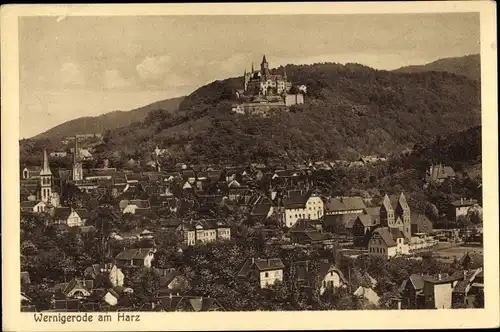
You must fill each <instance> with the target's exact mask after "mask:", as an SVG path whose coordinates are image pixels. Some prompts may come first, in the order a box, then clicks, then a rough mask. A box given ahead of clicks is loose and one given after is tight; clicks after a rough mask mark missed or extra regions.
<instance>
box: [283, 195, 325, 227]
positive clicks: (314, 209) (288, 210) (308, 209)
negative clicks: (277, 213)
mask: <svg viewBox="0 0 500 332" xmlns="http://www.w3.org/2000/svg"><path fill="white" fill-rule="evenodd" d="M283 207H284V211H283V222H284V225H285V226H286V227H288V228H291V227H292V226H293V225H295V223H296V222H297V221H298V220H299V219H309V220H318V219H320V218H322V217H323V214H324V204H323V200H322V199H321V198H320V197H319V196H317V195H315V194H312V193H310V192H309V193H306V194H300V193H299V194H291V195H289V196H288V197H287V198H285V199H283Z"/></svg>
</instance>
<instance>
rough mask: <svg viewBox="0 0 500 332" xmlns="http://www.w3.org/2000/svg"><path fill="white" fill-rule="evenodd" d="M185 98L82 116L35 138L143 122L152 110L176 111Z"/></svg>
mask: <svg viewBox="0 0 500 332" xmlns="http://www.w3.org/2000/svg"><path fill="white" fill-rule="evenodd" d="M183 98H184V97H178V98H172V99H166V100H161V101H157V102H154V103H152V104H149V105H146V106H143V107H140V108H137V109H134V110H130V111H113V112H109V113H106V114H102V115H99V116H94V117H81V118H78V119H74V120H71V121H67V122H64V123H62V124H60V125H58V126H55V127H54V128H51V129H49V130H47V131H46V132H43V133H41V134H38V135H37V136H35V137H33V139H60V138H62V137H65V136H72V135H75V134H90V133H104V132H106V131H107V130H112V129H116V128H120V127H123V126H128V125H130V124H131V123H133V122H141V121H143V120H144V119H145V118H146V116H147V115H148V113H149V112H150V111H151V110H155V109H164V110H168V111H169V112H175V111H176V110H177V108H178V107H179V104H180V103H181V101H182V99H183Z"/></svg>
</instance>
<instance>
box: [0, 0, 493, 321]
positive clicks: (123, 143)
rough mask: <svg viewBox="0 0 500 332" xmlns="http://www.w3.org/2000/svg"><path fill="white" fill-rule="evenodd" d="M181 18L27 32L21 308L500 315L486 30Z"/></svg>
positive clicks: (417, 16)
mask: <svg viewBox="0 0 500 332" xmlns="http://www.w3.org/2000/svg"><path fill="white" fill-rule="evenodd" d="M490 4H491V3H490ZM345 5H346V4H344V6H345ZM361 5H368V4H361ZM375 5H376V3H373V4H371V6H374V7H375ZM420 5H421V6H420V7H421V8H422V7H423V6H425V4H420ZM90 6H91V5H90ZM217 6H218V7H219V8H220V7H221V6H222V5H215V4H212V5H208V4H205V7H204V8H216V7H217ZM224 6H225V5H224ZM247 6H249V8H258V5H256V4H252V5H251V4H247ZM330 6H333V7H332V8H335V7H334V5H330ZM48 7H50V6H48ZM61 7H62V8H63V9H64V6H61ZM144 7H145V9H146V8H148V7H147V6H144ZM174 7H175V6H174ZM174 7H173V6H171V5H164V6H163V8H165V10H164V11H163V12H161V11H159V12H154V11H153V13H151V15H148V14H146V13H144V14H142V13H140V12H137V13H136V14H134V12H133V10H129V11H128V14H122V13H120V14H119V15H118V11H117V15H104V14H99V11H95V12H94V14H87V13H85V11H84V10H83V9H82V10H81V11H78V10H77V9H78V6H75V7H74V8H73V9H74V10H73V11H71V7H67V8H66V9H65V10H58V9H61V8H58V7H57V6H54V12H47V13H46V14H37V15H35V14H29V13H27V14H20V13H22V12H20V13H18V14H17V15H18V16H16V18H15V20H14V21H15V24H16V25H17V35H13V36H11V38H12V39H15V45H16V47H15V48H16V50H15V54H16V57H17V58H16V59H17V65H16V66H15V67H14V68H15V70H13V71H15V73H13V74H12V75H14V76H13V77H17V79H18V81H17V82H16V81H13V82H12V85H15V84H17V85H18V99H15V100H14V101H13V102H12V103H11V104H10V105H12V104H13V105H14V106H13V107H17V109H18V113H17V117H16V119H15V121H19V122H18V125H17V127H18V129H12V130H16V131H13V132H12V133H11V134H9V135H11V136H12V138H10V140H11V141H12V142H14V143H13V144H14V145H16V146H15V147H14V148H15V149H18V150H11V151H12V152H13V153H16V155H18V159H17V157H16V159H15V160H14V161H15V162H14V163H13V166H12V165H11V166H12V167H13V168H16V169H14V170H12V172H11V173H8V174H7V173H6V172H4V165H2V170H3V172H2V173H3V174H2V178H3V179H4V178H5V177H8V178H9V180H10V181H11V186H12V187H17V188H16V191H14V192H11V194H14V193H17V194H16V195H15V197H14V198H11V200H12V202H16V201H17V203H18V204H19V206H14V205H11V204H9V205H7V206H5V205H4V203H5V202H3V203H2V205H4V209H6V210H9V212H10V213H12V215H10V217H9V221H8V223H9V224H15V226H13V227H15V228H14V229H13V230H12V229H9V234H13V233H14V232H15V233H16V235H15V237H12V238H10V240H12V241H13V240H14V239H15V241H16V242H17V244H16V246H15V247H12V248H17V245H19V252H17V250H14V252H11V253H9V255H10V254H12V255H13V257H14V258H13V259H15V260H18V264H19V265H18V266H19V270H18V271H14V270H15V268H14V267H11V268H12V271H10V272H13V273H14V272H15V273H16V275H17V277H16V278H17V280H19V281H16V283H17V282H19V283H20V284H19V285H20V289H19V293H18V292H17V291H16V290H15V289H13V290H12V295H11V297H12V299H10V300H11V303H12V304H11V306H12V307H16V310H14V311H19V315H23V314H25V315H26V321H28V320H29V321H30V324H31V323H32V324H42V325H43V324H45V325H43V326H45V328H46V329H47V328H48V330H50V328H49V325H47V324H49V323H56V324H58V325H59V327H61V326H63V327H64V328H66V329H71V328H72V325H70V324H72V322H74V323H75V324H76V323H80V322H92V320H90V321H88V320H87V321H86V320H85V319H91V318H92V317H93V316H87V314H89V313H90V314H95V315H97V316H95V317H94V322H96V321H97V320H98V321H99V322H101V321H102V322H108V323H110V322H111V321H113V322H116V321H118V322H122V323H123V322H125V323H130V324H133V323H134V322H139V321H140V320H141V318H142V322H144V317H145V316H142V315H143V314H145V313H146V314H147V313H156V314H158V315H159V316H156V315H155V316H153V317H160V319H162V318H161V317H175V316H162V314H161V313H163V315H165V314H167V312H168V313H170V314H172V313H174V312H188V313H196V314H193V315H192V316H186V317H191V318H190V319H192V320H197V318H196V317H198V316H197V315H201V313H203V312H205V313H206V312H269V313H271V312H273V313H275V312H297V311H298V312H304V313H305V312H314V311H318V312H325V311H329V312H339V311H340V312H349V311H354V312H360V311H361V312H365V313H368V312H372V314H373V311H376V312H380V313H382V312H384V311H389V313H390V312H397V313H401V312H412V311H414V310H418V309H422V310H424V311H422V312H427V310H429V311H431V312H447V313H449V312H451V313H453V312H455V311H456V310H455V309H470V310H471V311H465V312H467V313H470V314H471V315H474V312H476V310H477V312H481V311H482V310H484V308H485V294H486V297H487V296H488V295H487V294H491V295H489V296H490V299H489V301H493V302H495V301H496V302H498V295H497V296H496V298H491V296H495V291H498V285H493V284H488V283H487V282H485V275H487V274H488V273H490V276H492V277H493V280H494V279H496V282H497V283H498V262H496V263H495V262H493V263H492V264H493V265H490V264H487V262H488V260H485V257H486V256H487V255H488V253H487V250H486V249H485V243H486V242H487V240H486V237H487V233H488V232H490V234H491V236H494V237H493V241H492V242H493V244H492V245H493V246H496V249H497V252H496V253H493V254H494V255H498V200H495V199H494V197H497V196H490V197H489V200H487V199H486V197H485V190H486V189H489V190H493V191H496V193H493V194H492V195H497V194H498V187H496V186H497V182H498V181H497V180H498V178H496V176H497V175H496V172H497V168H498V164H496V163H497V162H498V160H497V157H496V154H497V148H496V146H497V141H496V140H497V138H496V137H497V129H496V116H497V115H496V107H497V106H496V100H493V102H492V101H491V99H490V100H489V101H487V102H486V105H485V100H486V99H485V95H486V94H485V91H484V87H483V85H484V84H485V83H484V81H485V80H487V79H488V78H485V72H492V71H494V72H495V73H496V62H495V60H494V59H493V57H495V58H496V56H495V55H496V44H491V45H492V46H491V47H492V49H493V48H494V55H493V56H489V57H488V58H486V59H487V60H485V55H484V53H483V52H482V50H483V47H484V42H482V41H483V40H484V39H482V38H485V36H484V35H483V34H484V33H485V31H486V30H485V29H484V27H483V26H482V20H483V15H484V13H483V12H484V11H483V12H480V10H479V9H476V10H466V9H464V10H457V11H452V10H443V11H441V12H439V11H431V12H426V11H422V12H404V11H403V10H401V11H400V12H394V11H392V12H384V11H380V12H377V11H374V12H373V13H370V12H366V11H365V12H356V11H351V12H346V13H343V12H342V11H341V10H337V11H336V10H335V9H332V10H330V11H329V12H321V11H319V12H318V13H310V12H303V13H302V12H300V10H297V11H296V12H294V13H293V14H284V13H280V12H276V11H274V12H273V11H270V12H265V11H262V12H260V13H259V11H258V10H253V11H250V10H249V11H248V14H247V13H246V12H245V10H241V9H240V12H238V14H237V15H236V14H231V13H230V12H229V11H221V12H220V13H218V12H216V13H210V14H209V13H207V14H203V13H202V12H199V13H196V12H195V13H193V14H188V13H187V12H185V13H184V14H183V13H182V12H180V13H177V14H175V15H174V14H169V8H172V11H173V10H174ZM188 7H189V6H188ZM309 7H311V8H315V7H314V5H313V4H310V5H309ZM43 8H44V6H39V9H43ZM97 8H98V6H96V9H97ZM106 8H108V9H109V8H111V9H110V10H112V8H113V6H111V7H109V6H108V7H106ZM116 8H119V6H117V7H116ZM159 8H160V9H161V8H162V5H159ZM189 8H194V7H193V6H191V7H189ZM237 8H244V7H237ZM262 8H266V7H265V6H264V5H263V7H262ZM278 8H279V6H278ZM339 8H340V7H339ZM342 8H343V7H342ZM356 8H360V7H356ZM385 8H389V7H387V6H386V7H385ZM413 8H415V7H413ZM482 8H483V9H484V8H486V9H489V10H490V11H491V12H492V13H493V12H494V9H495V8H494V6H486V7H482ZM149 10H150V11H151V9H149ZM486 12H488V10H486ZM33 13H35V11H34V12H33ZM160 13H161V14H160ZM2 14H5V12H3V13H2ZM4 16H7V15H2V30H5V29H4V25H3V23H4V21H5V20H4ZM491 16H493V17H494V14H493V15H491V14H490V15H489V17H491ZM490 26H491V25H490ZM491 31H493V30H491ZM491 31H489V32H491ZM495 31H496V30H495ZM2 37H3V35H2ZM2 39H3V38H2ZM487 43H496V37H495V36H493V38H492V37H491V36H490V39H488V41H487ZM2 48H3V47H2ZM2 51H4V50H2ZM492 52H493V51H492ZM492 59H493V61H492ZM2 61H3V63H2V78H3V76H4V75H3V74H4V64H5V63H4V62H6V61H7V60H6V57H5V56H4V52H2ZM493 62H495V63H494V66H493V67H488V66H491V63H493ZM490 68H491V70H490ZM489 81H490V85H491V81H492V80H491V79H489ZM5 83H6V82H4V79H2V87H5ZM7 84H8V83H7ZM493 84H495V86H493V88H491V87H490V91H493V93H494V94H495V95H489V96H490V97H492V98H496V78H495V79H494V83H493ZM16 89H17V87H16ZM6 93H9V90H8V89H7V88H6V89H5V90H2V97H4V96H5V95H6ZM2 102H4V98H2ZM487 106H488V108H489V109H488V113H490V114H491V115H489V117H486V115H485V114H486V112H487V111H486V107H487ZM2 108H4V112H2V122H4V116H6V115H5V113H6V112H9V111H7V109H6V108H5V107H4V105H2ZM15 109H16V108H14V110H15ZM15 115H16V113H14V116H15ZM486 119H489V121H488V120H486ZM13 124H16V122H13ZM486 127H487V128H486ZM17 130H18V131H17ZM485 130H490V131H489V133H490V135H488V136H489V137H490V138H486V136H485V135H484V133H485ZM491 130H493V131H491ZM2 132H4V130H2ZM3 135H4V133H2V136H3ZM2 140H3V137H2ZM485 140H486V141H485ZM492 140H493V141H492ZM2 146H4V144H2ZM485 149H488V150H485ZM490 150H491V152H489V151H490ZM487 153H489V154H490V158H489V159H488V162H489V166H490V167H493V173H492V171H491V170H490V171H489V173H488V175H487V174H486V173H485V169H486V168H485V167H486V166H485V163H486V162H483V157H484V158H487V157H486V154H487ZM2 157H4V158H2V161H3V162H4V160H5V158H9V157H11V154H9V155H4V154H3V155H2ZM492 158H493V160H492ZM485 160H486V159H485ZM491 174H493V177H491ZM15 175H16V176H15ZM483 179H484V180H485V181H484V187H483ZM485 187H486V189H485ZM5 190H6V188H5V187H3V188H2V192H3V193H4V194H5V193H6V192H5ZM17 190H19V191H17ZM2 196H4V195H2ZM491 199H493V201H492V200H491ZM486 206H488V207H487V208H486ZM4 209H2V210H4ZM14 209H15V210H16V211H13V210H14ZM5 212H7V211H5ZM2 218H3V219H4V218H5V215H3V216H2ZM4 220H5V219H4ZM2 224H3V225H5V223H2ZM17 227H18V228H17ZM488 227H490V228H488ZM491 227H493V228H491ZM10 231H12V233H10ZM2 233H3V235H4V237H3V240H4V242H5V241H6V239H5V237H6V236H7V237H9V234H7V231H6V230H5V229H4V228H2ZM17 234H19V235H17ZM17 236H19V237H17ZM491 236H490V239H491ZM495 238H496V245H495V244H494V243H495ZM5 248H6V247H5V244H4V250H2V251H3V252H5ZM490 248H493V249H495V247H490ZM495 257H498V256H494V257H493V261H494V260H495ZM488 258H489V259H491V258H492V256H491V255H490V256H489V257H488ZM490 263H491V262H490ZM495 264H496V265H495ZM488 269H490V271H488ZM491 273H492V274H491ZM495 276H496V277H495ZM490 280H491V279H490ZM490 286H491V287H493V288H489V287H490ZM5 287H9V286H6V284H5V283H4V284H3V288H4V289H5ZM497 293H498V292H497ZM17 294H20V300H17V299H16V301H14V300H13V299H14V298H15V297H17V296H19V295H17ZM493 302H490V303H491V305H493V306H492V307H490V308H493V309H494V308H495V306H497V308H498V303H493ZM447 309H449V310H447ZM458 312H462V311H460V310H458ZM63 313H64V315H63ZM65 313H70V314H69V315H66V314H65ZM463 314H464V313H461V315H463ZM497 314H498V313H497ZM272 315H274V314H272ZM272 315H271V316H266V317H268V318H267V319H271V320H272V319H273V318H272V317H273V316H272ZM356 315H357V314H355V313H352V317H358V316H356ZM20 317H24V316H20ZM85 317H87V318H85ZM88 317H90V318H88ZM200 317H202V316H200ZM214 317H215V316H214ZM228 317H229V316H228ZM252 317H253V316H252ZM255 317H257V316H255ZM287 317H293V316H287ZM322 317H323V316H322ZM325 317H326V316H325ZM332 317H333V316H332ZM350 317H351V316H350ZM433 317H438V316H433ZM422 318H424V320H425V315H424V316H422V317H420V318H418V319H417V320H422ZM155 319H157V318H155ZM165 319H169V318H165ZM354 319H356V318H354ZM496 319H498V317H497V318H496ZM17 323H19V322H17ZM62 324H65V325H62ZM137 324H138V323H137ZM108 325H109V324H108ZM186 326H188V325H186ZM221 326H222V325H221ZM231 326H236V325H231ZM287 326H289V325H287ZM328 326H329V325H328ZM39 327H41V325H39ZM61 328H62V327H61ZM109 328H112V325H110V326H109ZM131 328H132V327H131ZM191 328H192V327H191ZM206 328H208V326H205V327H204V329H206ZM233 328H234V327H233ZM290 328H291V327H290Z"/></svg>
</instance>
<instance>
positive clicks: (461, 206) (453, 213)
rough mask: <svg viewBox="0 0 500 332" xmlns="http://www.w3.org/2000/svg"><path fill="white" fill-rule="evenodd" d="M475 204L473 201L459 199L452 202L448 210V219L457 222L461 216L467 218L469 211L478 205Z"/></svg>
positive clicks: (475, 201)
mask: <svg viewBox="0 0 500 332" xmlns="http://www.w3.org/2000/svg"><path fill="white" fill-rule="evenodd" d="M477 203H478V202H477V200H475V199H464V198H460V199H459V200H456V201H454V202H452V203H451V204H450V208H449V218H450V219H452V220H455V221H457V220H458V218H460V217H461V216H464V217H465V216H467V214H468V213H469V210H471V209H473V208H474V207H476V206H477V205H478V204H477Z"/></svg>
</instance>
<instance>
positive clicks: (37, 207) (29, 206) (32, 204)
mask: <svg viewBox="0 0 500 332" xmlns="http://www.w3.org/2000/svg"><path fill="white" fill-rule="evenodd" d="M20 205H21V211H22V212H35V213H42V212H45V211H46V209H47V204H46V203H45V202H41V201H40V202H38V201H24V202H21V203H20Z"/></svg>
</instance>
